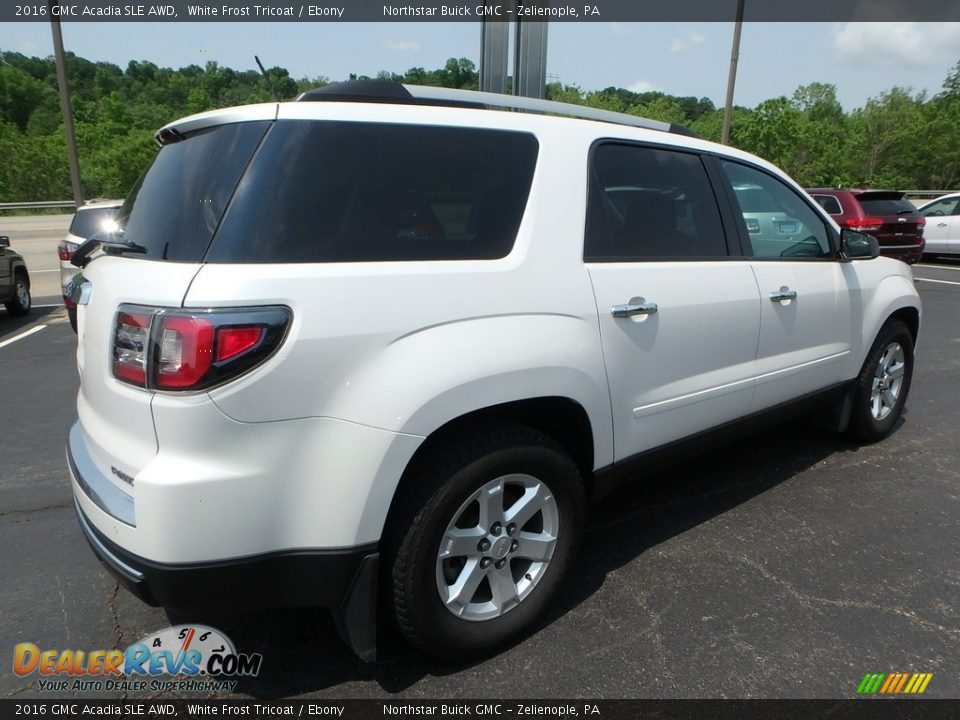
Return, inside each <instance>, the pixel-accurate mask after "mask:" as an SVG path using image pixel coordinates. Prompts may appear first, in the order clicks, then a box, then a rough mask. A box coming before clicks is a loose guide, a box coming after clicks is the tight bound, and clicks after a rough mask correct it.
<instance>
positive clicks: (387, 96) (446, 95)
mask: <svg viewBox="0 0 960 720" xmlns="http://www.w3.org/2000/svg"><path fill="white" fill-rule="evenodd" d="M297 100H298V101H307V102H311V101H312V102H317V101H328V102H375V103H392V104H401V105H439V106H445V107H469V108H476V109H500V108H503V109H509V110H521V111H524V112H536V113H548V114H551V115H564V116H566V117H574V118H580V119H582V120H596V121H599V122H607V123H614V124H616V125H629V126H631V127H639V128H644V129H646V130H659V131H660V132H669V133H675V134H678V135H688V136H691V137H698V135H697V134H696V133H695V132H693V131H692V130H690V129H688V128H686V127H684V126H683V125H676V124H674V123H667V122H661V121H660V120H650V119H648V118H643V117H639V116H637V115H628V114H627V113H619V112H613V111H612V110H601V109H599V108H591V107H585V106H583V105H573V104H571V103H562V102H554V101H553V100H540V99H539V98H528V97H522V96H518V95H501V94H500V93H489V92H477V91H474V90H457V89H454V88H444V87H428V86H426V85H403V84H401V83H395V82H390V81H389V80H349V81H347V82H342V83H333V84H330V85H326V86H324V87H322V88H317V89H316V90H308V91H307V92H305V93H303V94H301V95H300V96H299V97H298V98H297Z"/></svg>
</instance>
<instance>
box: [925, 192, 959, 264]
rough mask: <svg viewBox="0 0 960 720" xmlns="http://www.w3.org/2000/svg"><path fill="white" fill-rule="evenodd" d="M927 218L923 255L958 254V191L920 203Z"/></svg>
mask: <svg viewBox="0 0 960 720" xmlns="http://www.w3.org/2000/svg"><path fill="white" fill-rule="evenodd" d="M919 210H920V214H921V215H923V216H924V217H925V218H926V219H927V226H926V228H924V231H923V237H924V238H925V239H926V241H927V245H926V247H925V248H924V254H925V255H960V193H950V194H949V195H944V196H942V197H938V198H937V199H936V200H931V201H930V202H928V203H927V204H926V205H921V206H920V208H919Z"/></svg>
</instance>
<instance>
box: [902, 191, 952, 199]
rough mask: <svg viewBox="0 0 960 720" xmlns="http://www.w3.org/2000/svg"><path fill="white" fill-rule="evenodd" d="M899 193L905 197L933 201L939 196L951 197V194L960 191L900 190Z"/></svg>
mask: <svg viewBox="0 0 960 720" xmlns="http://www.w3.org/2000/svg"><path fill="white" fill-rule="evenodd" d="M901 192H903V194H904V195H906V196H907V197H915V198H931V199H933V198H938V197H940V196H941V195H951V194H953V193H956V192H960V190H902V191H901Z"/></svg>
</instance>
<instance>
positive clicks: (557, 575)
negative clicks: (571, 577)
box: [384, 426, 585, 658]
mask: <svg viewBox="0 0 960 720" xmlns="http://www.w3.org/2000/svg"><path fill="white" fill-rule="evenodd" d="M414 473H415V474H414V477H411V478H408V480H410V481H411V482H409V483H408V484H407V485H406V487H407V488H408V492H407V493H406V494H405V495H403V496H400V497H399V498H398V502H399V505H398V506H397V508H396V509H395V511H394V514H393V517H392V518H391V531H390V532H389V534H388V540H387V543H386V548H385V551H386V552H385V555H386V558H385V559H386V562H385V563H384V565H385V571H386V572H387V573H389V577H388V578H386V581H385V585H386V588H388V589H389V591H390V596H389V598H388V605H389V606H390V608H391V610H392V614H393V616H394V618H395V619H396V622H397V625H398V626H399V628H400V631H401V633H402V634H403V635H404V637H406V639H407V640H409V641H410V642H411V643H412V644H413V645H415V646H417V647H418V648H420V649H421V650H423V651H425V652H427V653H429V654H431V655H436V656H439V657H447V658H454V657H456V658H463V657H467V656H471V655H479V654H483V653H485V652H488V651H490V650H493V649H494V648H497V647H500V646H502V645H504V644H506V643H509V642H511V641H512V640H515V639H516V638H518V637H519V636H520V635H522V634H523V633H524V632H525V631H527V630H528V629H529V628H530V627H531V625H532V624H533V623H534V621H535V620H536V618H537V617H538V616H539V615H540V614H541V612H542V611H543V610H544V608H545V607H546V606H547V604H548V603H549V601H550V600H551V599H552V597H553V595H554V594H555V593H556V590H557V587H558V586H559V585H560V583H561V581H562V580H563V578H564V576H565V575H566V574H567V571H568V569H569V567H570V565H571V563H572V561H573V558H574V555H575V553H576V549H577V547H578V545H579V541H580V535H581V531H582V526H583V517H584V507H585V496H584V495H585V494H584V486H583V481H582V479H581V477H580V473H579V471H578V470H577V467H576V465H575V464H574V463H573V461H572V460H571V459H570V457H569V456H568V455H567V453H566V452H565V451H564V450H563V448H562V447H561V446H560V445H559V444H558V443H557V442H556V441H554V440H553V439H552V438H550V437H547V436H546V435H544V434H542V433H540V432H538V431H536V430H533V429H530V428H526V427H522V426H510V427H499V428H486V429H480V430H479V431H477V432H473V433H471V434H470V435H469V436H466V435H464V436H462V437H461V438H460V439H459V441H455V442H454V443H453V444H448V445H447V447H446V448H445V449H443V450H441V451H439V452H437V453H436V454H435V455H433V456H432V457H430V458H429V459H428V460H427V461H426V462H425V463H421V464H420V466H419V468H418V469H417V470H415V471H414Z"/></svg>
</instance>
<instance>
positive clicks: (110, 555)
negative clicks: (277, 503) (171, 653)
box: [74, 501, 377, 611]
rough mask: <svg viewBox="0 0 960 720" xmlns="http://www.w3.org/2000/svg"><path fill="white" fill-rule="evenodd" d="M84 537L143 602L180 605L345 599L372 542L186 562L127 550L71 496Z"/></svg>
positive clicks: (373, 552) (316, 603) (326, 603)
mask: <svg viewBox="0 0 960 720" xmlns="http://www.w3.org/2000/svg"><path fill="white" fill-rule="evenodd" d="M74 507H75V509H76V512H77V518H78V520H79V522H80V528H81V530H82V531H83V534H84V537H85V538H86V539H87V542H88V543H89V544H90V547H91V549H92V550H93V552H94V553H95V554H96V556H97V558H98V559H99V560H100V561H101V562H102V563H103V565H104V566H105V567H106V568H107V570H109V571H110V573H111V574H112V575H113V576H114V577H115V578H116V579H117V580H118V581H119V582H120V584H122V585H123V586H124V587H126V588H127V589H128V590H129V591H130V592H132V593H133V594H134V595H136V596H137V597H138V598H140V599H141V600H143V601H144V602H146V603H148V604H150V605H154V606H158V605H159V606H163V607H165V608H173V609H177V610H182V611H190V610H216V609H230V610H251V609H256V608H265V607H290V606H300V607H328V608H339V607H341V606H342V605H344V604H345V602H346V600H347V598H348V595H349V594H350V590H351V588H352V587H353V585H354V584H355V582H356V580H357V578H358V576H359V574H360V569H361V567H362V566H363V565H364V562H365V561H367V562H369V561H370V559H371V558H372V559H376V556H377V546H376V544H372V545H367V546H362V547H355V548H349V549H342V550H297V551H284V552H277V553H270V554H267V555H257V556H253V557H245V558H237V559H231V560H224V561H221V562H205V563H190V564H176V565H174V564H167V563H158V562H154V561H151V560H147V559H145V558H141V557H138V556H136V555H133V554H131V553H129V552H127V551H125V550H123V549H122V548H121V547H119V546H118V545H117V544H116V543H113V542H111V541H110V540H109V539H108V538H107V537H105V536H104V535H103V534H102V533H100V532H99V531H98V530H97V529H96V528H95V527H93V524H92V523H91V522H90V521H89V520H88V519H87V517H86V515H84V513H83V510H82V509H81V507H80V504H79V503H78V502H76V501H74Z"/></svg>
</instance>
